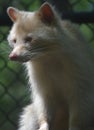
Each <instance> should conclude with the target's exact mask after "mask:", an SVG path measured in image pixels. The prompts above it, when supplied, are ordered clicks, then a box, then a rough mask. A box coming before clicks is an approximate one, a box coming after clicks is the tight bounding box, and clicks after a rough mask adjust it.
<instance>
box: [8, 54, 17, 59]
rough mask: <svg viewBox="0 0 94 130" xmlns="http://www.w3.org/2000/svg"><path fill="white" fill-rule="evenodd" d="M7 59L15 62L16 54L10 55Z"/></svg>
mask: <svg viewBox="0 0 94 130" xmlns="http://www.w3.org/2000/svg"><path fill="white" fill-rule="evenodd" d="M9 58H10V59H11V60H17V59H18V56H17V54H15V53H10V55H9Z"/></svg>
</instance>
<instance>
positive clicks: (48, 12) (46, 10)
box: [39, 2, 54, 24]
mask: <svg viewBox="0 0 94 130" xmlns="http://www.w3.org/2000/svg"><path fill="white" fill-rule="evenodd" d="M39 13H40V16H41V20H42V21H43V22H44V23H47V24H51V23H52V22H53V20H54V11H53V8H52V6H51V5H50V4H49V3H48V2H45V3H44V4H43V5H42V6H41V7H40V10H39Z"/></svg>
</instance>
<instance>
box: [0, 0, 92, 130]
mask: <svg viewBox="0 0 94 130" xmlns="http://www.w3.org/2000/svg"><path fill="white" fill-rule="evenodd" d="M53 1H54V0H49V2H52V3H53ZM66 1H67V2H68V3H67V6H66V7H67V8H66V9H64V8H63V7H64V4H61V10H62V11H63V10H65V11H66V10H68V11H75V12H81V11H88V12H90V11H93V10H94V0H62V2H61V0H58V1H57V2H58V3H59V2H60V3H63V2H64V3H66ZM43 2H44V0H0V15H1V16H2V18H3V15H4V14H6V9H7V7H8V6H14V7H16V8H19V9H22V10H28V11H33V10H36V9H38V8H39V6H40V5H41V4H42V3H43ZM55 2H56V1H54V3H55ZM55 6H57V3H56V5H55ZM58 10H59V8H58ZM61 10H60V11H61ZM60 13H61V14H62V12H60ZM2 18H1V19H2ZM5 20H6V19H5ZM79 27H80V29H81V31H82V32H83V34H84V36H85V37H86V39H87V40H88V41H89V44H91V46H92V47H93V46H94V24H93V23H92V24H91V23H90V22H89V23H87V24H85V23H82V24H80V25H79ZM10 28H11V26H10V24H6V25H3V23H0V130H16V129H17V128H18V123H17V122H18V118H19V114H20V113H21V111H22V107H24V106H25V105H28V104H29V102H30V98H29V95H30V92H29V85H28V83H27V78H26V73H25V68H24V66H22V65H21V64H20V63H15V62H12V61H10V60H9V58H8V55H9V53H10V48H9V46H8V42H7V35H8V33H9V30H10Z"/></svg>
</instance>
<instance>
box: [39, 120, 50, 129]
mask: <svg viewBox="0 0 94 130" xmlns="http://www.w3.org/2000/svg"><path fill="white" fill-rule="evenodd" d="M38 130H48V124H47V123H46V122H45V123H43V124H42V125H41V126H40V128H39V129H38Z"/></svg>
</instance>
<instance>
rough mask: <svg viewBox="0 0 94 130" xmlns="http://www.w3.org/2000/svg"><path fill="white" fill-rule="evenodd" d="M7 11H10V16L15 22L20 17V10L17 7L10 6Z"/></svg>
mask: <svg viewBox="0 0 94 130" xmlns="http://www.w3.org/2000/svg"><path fill="white" fill-rule="evenodd" d="M7 13H8V16H9V17H10V19H11V20H12V21H13V22H15V21H16V20H17V18H18V15H19V10H18V9H16V8H13V7H9V8H8V9H7Z"/></svg>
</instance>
